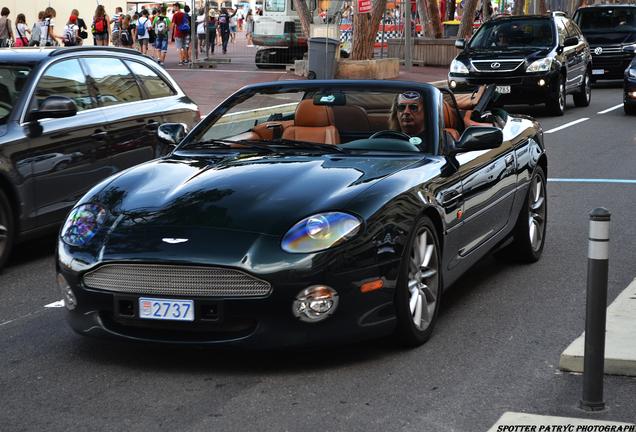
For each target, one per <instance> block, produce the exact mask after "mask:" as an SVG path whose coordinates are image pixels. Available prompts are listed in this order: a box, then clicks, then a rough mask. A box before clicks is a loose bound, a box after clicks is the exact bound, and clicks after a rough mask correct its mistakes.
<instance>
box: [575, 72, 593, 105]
mask: <svg viewBox="0 0 636 432" xmlns="http://www.w3.org/2000/svg"><path fill="white" fill-rule="evenodd" d="M591 100H592V78H591V76H590V71H587V72H585V77H584V78H583V82H582V83H581V89H580V90H579V92H578V93H576V94H575V95H574V105H576V106H577V107H586V106H589V105H590V101H591Z"/></svg>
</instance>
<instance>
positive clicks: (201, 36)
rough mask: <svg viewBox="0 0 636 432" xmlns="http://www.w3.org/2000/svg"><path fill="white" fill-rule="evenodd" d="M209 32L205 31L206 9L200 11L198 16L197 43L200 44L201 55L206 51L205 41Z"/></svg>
mask: <svg viewBox="0 0 636 432" xmlns="http://www.w3.org/2000/svg"><path fill="white" fill-rule="evenodd" d="M206 34H207V31H206V29H205V8H201V9H199V13H198V15H197V41H198V43H199V53H200V54H203V51H205V39H206V37H205V36H206Z"/></svg>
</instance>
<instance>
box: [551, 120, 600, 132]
mask: <svg viewBox="0 0 636 432" xmlns="http://www.w3.org/2000/svg"><path fill="white" fill-rule="evenodd" d="M589 119H590V118H589V117H583V118H580V119H578V120H574V121H571V122H570V123H566V124H564V125H561V126H558V127H555V128H553V129H550V130H547V131H545V132H543V133H547V134H549V133H554V132H558V131H560V130H563V129H565V128H569V127H570V126H574V125H575V124H578V123H581V122H584V121H586V120H589Z"/></svg>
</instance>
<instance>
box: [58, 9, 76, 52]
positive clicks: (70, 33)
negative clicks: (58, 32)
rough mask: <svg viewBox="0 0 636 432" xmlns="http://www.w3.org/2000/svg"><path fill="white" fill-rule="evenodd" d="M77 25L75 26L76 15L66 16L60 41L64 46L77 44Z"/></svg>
mask: <svg viewBox="0 0 636 432" xmlns="http://www.w3.org/2000/svg"><path fill="white" fill-rule="evenodd" d="M78 33H79V27H78V26H77V17H76V16H75V15H71V16H70V17H68V21H67V22H66V26H64V32H63V33H62V43H63V44H64V46H67V47H68V46H75V45H78V43H77V39H78V38H79V34H78Z"/></svg>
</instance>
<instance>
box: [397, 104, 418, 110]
mask: <svg viewBox="0 0 636 432" xmlns="http://www.w3.org/2000/svg"><path fill="white" fill-rule="evenodd" d="M407 107H408V108H409V110H410V111H411V112H418V111H419V110H420V106H419V105H418V104H398V106H397V110H398V112H404V111H405V110H406V108H407Z"/></svg>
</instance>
